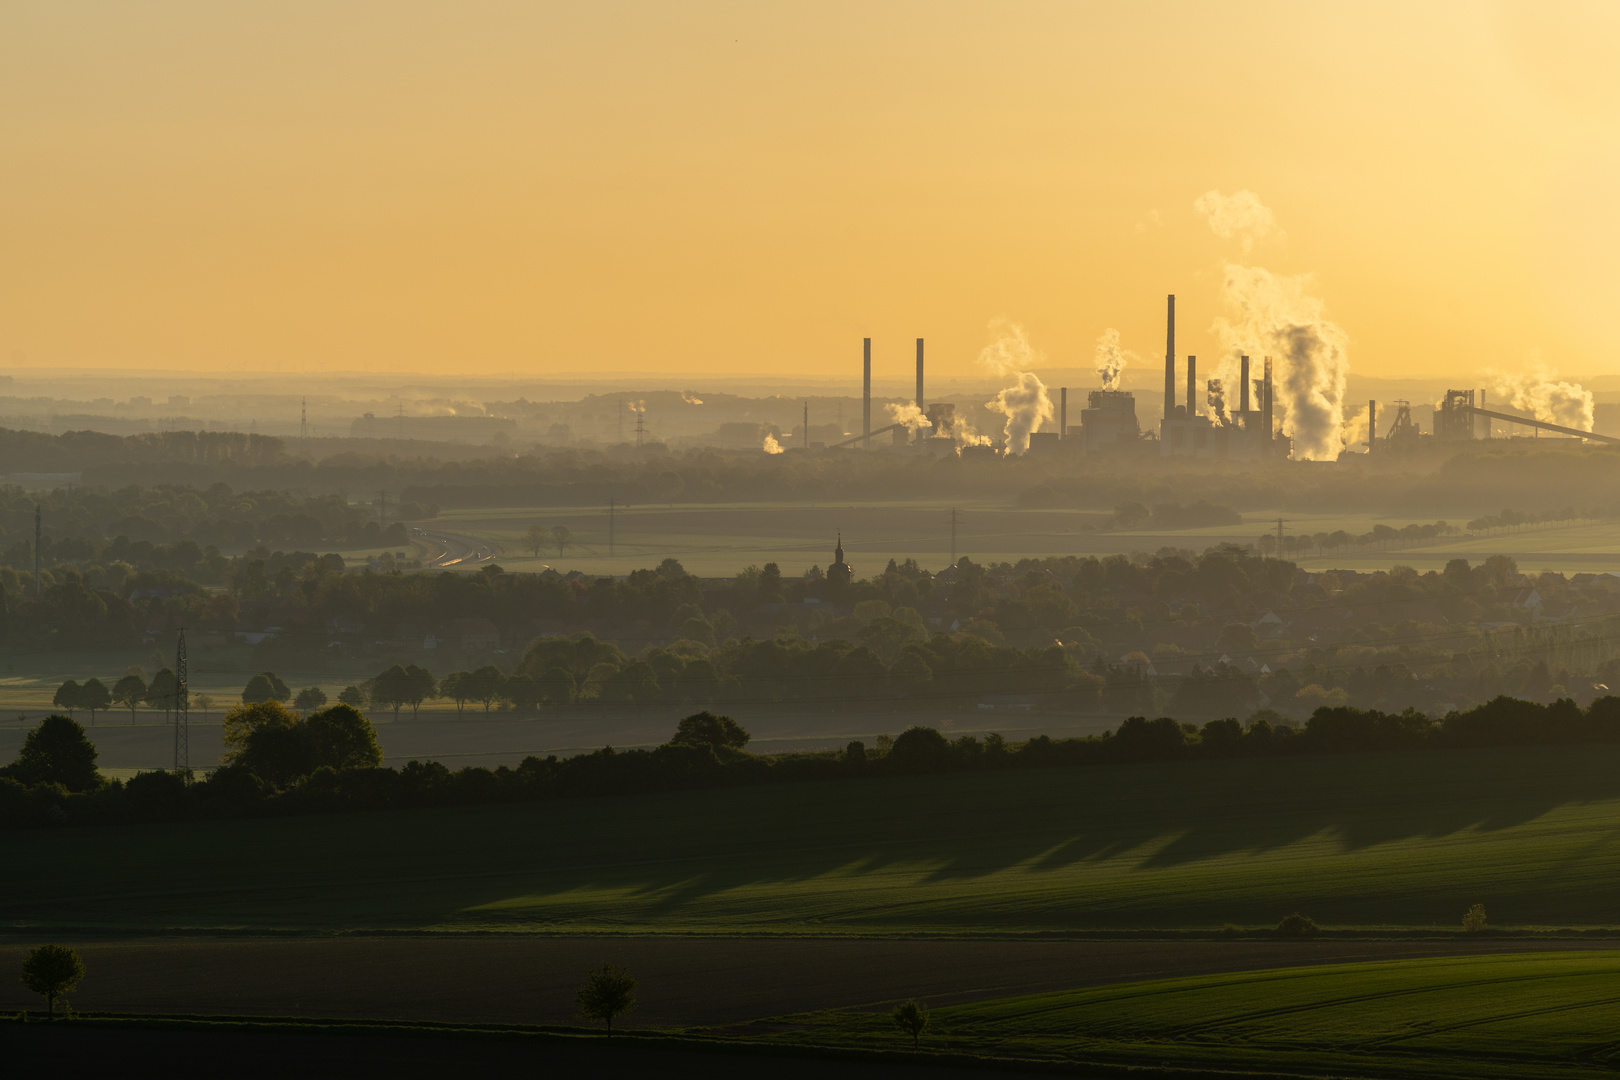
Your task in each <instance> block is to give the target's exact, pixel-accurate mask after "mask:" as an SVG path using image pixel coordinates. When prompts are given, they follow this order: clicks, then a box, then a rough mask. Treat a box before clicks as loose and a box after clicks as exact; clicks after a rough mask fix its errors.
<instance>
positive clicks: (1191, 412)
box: [1187, 356, 1198, 420]
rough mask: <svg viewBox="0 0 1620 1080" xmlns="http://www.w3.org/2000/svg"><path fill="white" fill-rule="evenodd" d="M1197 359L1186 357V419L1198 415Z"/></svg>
mask: <svg viewBox="0 0 1620 1080" xmlns="http://www.w3.org/2000/svg"><path fill="white" fill-rule="evenodd" d="M1197 388H1198V357H1196V356H1189V357H1187V419H1189V420H1191V419H1192V418H1193V417H1195V416H1197V415H1198V389H1197Z"/></svg>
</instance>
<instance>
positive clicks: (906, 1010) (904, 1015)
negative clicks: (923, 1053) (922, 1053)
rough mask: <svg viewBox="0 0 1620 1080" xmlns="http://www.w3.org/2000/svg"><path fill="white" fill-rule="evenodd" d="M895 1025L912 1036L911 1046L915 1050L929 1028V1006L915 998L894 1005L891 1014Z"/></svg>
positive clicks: (890, 1016)
mask: <svg viewBox="0 0 1620 1080" xmlns="http://www.w3.org/2000/svg"><path fill="white" fill-rule="evenodd" d="M889 1019H891V1020H893V1021H894V1026H895V1027H897V1028H899V1029H900V1030H901V1031H903V1032H905V1033H906V1034H907V1035H910V1036H911V1048H912V1049H913V1050H915V1049H916V1048H917V1046H918V1044H919V1040H920V1039H921V1038H922V1033H923V1032H925V1031H927V1030H928V1006H926V1005H924V1004H923V1003H922V1002H920V1001H918V1000H917V999H915V998H913V999H911V1000H910V1001H902V1002H901V1003H900V1004H898V1005H896V1006H895V1007H894V1012H892V1013H890V1014H889Z"/></svg>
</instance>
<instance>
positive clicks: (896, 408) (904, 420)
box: [883, 401, 934, 436]
mask: <svg viewBox="0 0 1620 1080" xmlns="http://www.w3.org/2000/svg"><path fill="white" fill-rule="evenodd" d="M883 407H884V408H885V409H887V410H889V422H890V423H891V424H904V425H905V428H906V430H907V431H909V432H911V434H912V435H913V436H915V435H916V434H917V432H919V431H921V430H922V429H924V428H932V427H933V426H934V425H933V424H932V423H930V422H929V420H928V417H926V416H924V415H923V411H922V410H921V409H919V408H917V403H916V402H914V401H908V402H906V403H905V404H904V405H897V404H895V403H894V402H892V401H891V402H889V403H888V404H887V405H885V406H883Z"/></svg>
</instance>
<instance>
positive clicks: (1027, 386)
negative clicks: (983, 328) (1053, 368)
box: [979, 319, 1054, 454]
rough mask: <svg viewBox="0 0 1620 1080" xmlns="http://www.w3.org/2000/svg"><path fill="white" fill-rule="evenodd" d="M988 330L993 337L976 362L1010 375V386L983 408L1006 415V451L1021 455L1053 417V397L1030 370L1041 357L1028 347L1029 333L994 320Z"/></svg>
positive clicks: (1002, 321)
mask: <svg viewBox="0 0 1620 1080" xmlns="http://www.w3.org/2000/svg"><path fill="white" fill-rule="evenodd" d="M990 332H991V334H993V335H994V336H995V340H993V341H991V342H990V344H988V345H986V346H985V347H984V349H983V350H982V351H981V352H980V353H979V363H980V364H981V365H982V366H983V367H984V368H985V369H987V370H989V371H991V372H994V373H995V374H997V375H1009V376H1011V377H1012V379H1013V383H1012V385H1011V386H1009V387H1007V388H1006V389H1004V390H1002V391H1001V392H1000V393H999V394H997V395H996V396H995V397H994V398H992V399H991V400H989V401H987V402H985V406H984V407H985V408H987V409H989V410H990V411H991V412H997V413H1000V414H1001V415H1003V416H1005V417H1006V418H1007V425H1006V428H1005V432H1004V433H1005V435H1006V438H1007V451H1006V452H1007V453H1009V454H1022V453H1024V452H1025V451H1027V450H1028V449H1029V437H1030V435H1032V434H1033V433H1034V432H1036V431H1039V430H1040V428H1041V424H1042V423H1044V422H1046V421H1048V420H1051V419H1052V417H1053V415H1054V414H1053V410H1052V399H1051V398H1050V397H1049V396H1047V393H1046V385H1045V384H1044V383H1042V382H1041V380H1040V379H1038V378H1036V377H1035V373H1034V372H1032V371H1030V370H1029V369H1030V368H1032V367H1034V366H1035V365H1036V362H1037V361H1038V360H1039V359H1040V356H1039V354H1038V353H1036V351H1035V350H1034V349H1033V348H1031V347H1030V344H1029V336H1028V335H1027V334H1025V333H1024V328H1023V327H1022V326H1019V325H1018V324H1017V323H1013V322H1008V321H1007V320H1005V319H993V320H991V322H990Z"/></svg>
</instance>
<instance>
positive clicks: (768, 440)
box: [762, 435, 782, 454]
mask: <svg viewBox="0 0 1620 1080" xmlns="http://www.w3.org/2000/svg"><path fill="white" fill-rule="evenodd" d="M762 449H763V450H764V451H765V452H766V453H767V454H780V453H781V452H782V444H781V443H779V442H777V441H776V436H775V435H766V436H765V445H764V446H763V447H762Z"/></svg>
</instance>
